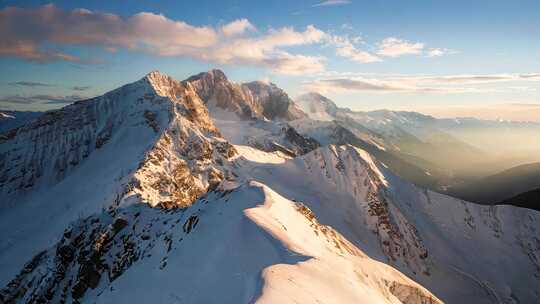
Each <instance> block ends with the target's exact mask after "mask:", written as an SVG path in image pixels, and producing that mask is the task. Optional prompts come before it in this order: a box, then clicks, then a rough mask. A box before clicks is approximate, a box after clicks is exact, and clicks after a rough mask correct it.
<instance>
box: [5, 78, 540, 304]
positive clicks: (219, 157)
mask: <svg viewBox="0 0 540 304" xmlns="http://www.w3.org/2000/svg"><path fill="white" fill-rule="evenodd" d="M433 121H434V118H431V117H429V116H424V115H421V114H418V113H410V112H392V111H376V112H354V111H351V110H347V109H340V108H338V107H337V106H335V104H333V103H332V102H331V101H330V100H329V99H327V98H325V97H323V96H321V95H317V94H310V95H308V96H304V97H301V98H299V99H298V100H297V102H294V101H293V100H292V99H291V98H290V97H289V96H288V94H287V93H286V92H284V91H283V90H281V89H280V88H278V87H277V86H276V85H274V84H271V83H266V82H260V81H258V82H249V83H245V84H237V83H234V82H232V81H230V80H229V79H228V78H227V77H226V75H225V74H224V73H223V72H222V71H220V70H211V71H208V72H205V73H201V74H198V75H195V76H193V77H190V78H188V79H186V80H184V81H177V80H175V79H173V78H171V77H169V76H167V75H164V74H162V73H159V72H157V71H154V72H151V73H149V74H148V75H146V76H145V77H143V78H142V79H140V80H138V81H136V82H134V83H130V84H127V85H125V86H122V87H120V88H118V89H115V90H113V91H110V92H108V93H106V94H104V95H102V96H98V97H95V98H92V99H89V100H83V101H79V102H76V103H74V104H72V105H69V106H66V107H64V108H62V109H60V110H54V111H49V112H47V113H44V114H43V115H40V116H38V117H37V118H35V119H31V120H29V121H27V122H26V123H24V124H22V125H19V126H18V127H15V128H13V129H10V130H8V131H6V132H4V133H2V137H0V269H2V272H0V286H4V287H3V288H1V289H0V302H1V303H86V302H88V303H102V302H108V303H135V302H143V303H154V302H158V303H216V302H226V303H256V302H257V303H331V302H335V303H349V302H350V303H392V304H398V303H403V304H420V303H443V302H446V303H536V302H539V301H540V293H539V292H538V290H540V280H539V279H538V278H539V277H540V243H539V242H540V241H539V240H540V229H536V227H537V224H538V223H539V221H540V213H538V212H537V211H534V210H529V209H524V208H517V207H515V206H506V205H505V206H485V205H479V204H475V203H471V202H467V201H465V200H462V199H458V198H454V197H451V196H447V195H444V194H440V193H438V192H436V191H432V190H429V189H428V188H427V187H429V188H431V189H442V188H443V187H444V186H445V185H447V183H449V182H455V180H454V176H453V175H454V174H455V172H453V171H452V170H449V169H450V167H449V164H450V163H449V162H445V161H443V158H446V157H458V156H459V155H461V154H467V155H468V154H470V153H473V154H475V153H486V152H485V151H482V150H480V149H479V148H477V147H474V146H472V145H470V144H469V143H467V142H465V141H463V140H462V139H460V138H458V137H456V136H455V135H452V134H450V133H449V132H445V131H444V130H442V129H440V128H439V127H432V125H433V124H435V125H437V124H438V123H437V121H436V120H435V122H433ZM453 147H455V149H456V150H455V151H451V149H452V148H453ZM429 149H436V150H432V151H436V152H432V153H435V155H428V154H429V153H428V151H429ZM437 154H438V155H437ZM488 154H489V153H488ZM482 155H484V154H482ZM441 163H443V164H441ZM479 257H481V258H479Z"/></svg>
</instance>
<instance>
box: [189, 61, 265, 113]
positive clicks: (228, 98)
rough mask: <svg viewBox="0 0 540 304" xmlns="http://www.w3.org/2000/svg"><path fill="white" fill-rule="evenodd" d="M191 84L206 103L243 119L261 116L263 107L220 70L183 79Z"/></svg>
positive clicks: (244, 88)
mask: <svg viewBox="0 0 540 304" xmlns="http://www.w3.org/2000/svg"><path fill="white" fill-rule="evenodd" d="M183 83H184V84H186V85H191V86H193V88H194V90H195V92H197V94H198V95H199V96H200V98H201V99H202V100H204V102H205V103H206V104H209V105H211V106H217V107H219V108H221V109H224V110H226V111H229V112H233V113H236V114H237V115H238V116H240V117H241V118H244V119H250V118H262V117H263V107H262V105H261V104H259V103H257V102H256V100H255V99H254V98H253V96H252V93H251V91H249V90H248V89H247V88H246V87H244V86H241V85H238V84H236V83H233V82H231V81H229V80H228V79H227V77H226V76H225V74H224V73H223V72H222V71H221V70H211V71H209V72H205V73H200V74H197V75H195V76H192V77H190V78H188V79H186V80H184V81H183Z"/></svg>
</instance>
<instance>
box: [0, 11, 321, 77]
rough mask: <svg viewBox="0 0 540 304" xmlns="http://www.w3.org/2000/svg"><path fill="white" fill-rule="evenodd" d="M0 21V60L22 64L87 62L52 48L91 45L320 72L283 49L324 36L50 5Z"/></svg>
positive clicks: (2, 14) (7, 14) (317, 65)
mask: <svg viewBox="0 0 540 304" xmlns="http://www.w3.org/2000/svg"><path fill="white" fill-rule="evenodd" d="M0 20H1V25H2V26H0V40H1V41H2V43H1V44H0V56H14V57H18V58H21V59H25V60H33V61H39V62H46V61H55V60H62V61H76V62H88V61H87V60H86V61H85V60H82V59H81V58H78V57H76V56H73V55H69V54H66V53H64V52H62V51H60V50H56V49H54V48H55V47H56V48H59V47H63V46H70V45H83V46H86V45H92V46H98V47H102V48H103V49H104V50H107V51H109V52H110V51H116V50H117V49H119V48H123V49H127V50H131V51H139V52H145V53H148V54H152V55H155V56H184V57H190V58H193V59H197V60H203V61H208V62H214V63H220V64H247V65H255V66H262V67H267V68H269V69H271V70H272V71H274V72H277V73H287V74H300V73H313V72H317V71H321V70H322V69H324V65H323V63H322V58H321V57H318V56H308V55H303V54H292V53H289V52H288V51H286V50H285V48H287V47H290V46H297V45H305V44H313V43H321V42H322V39H323V37H324V32H322V31H321V30H319V29H317V28H315V27H314V26H308V27H307V28H306V29H305V30H304V31H296V30H294V29H293V28H289V27H284V28H280V29H270V30H268V31H266V32H265V33H258V32H256V29H255V26H253V25H252V24H251V23H250V22H249V21H248V20H247V19H238V20H234V21H232V22H230V23H227V24H224V25H222V26H220V27H217V28H216V27H211V26H193V25H190V24H187V23H186V22H183V21H178V20H172V19H169V18H167V17H165V16H163V15H158V14H153V13H147V12H141V13H138V14H135V15H133V16H130V17H120V16H118V15H114V14H110V13H99V12H92V11H89V10H86V9H76V10H72V11H64V10H62V9H59V8H57V7H55V6H54V5H52V4H49V5H45V6H41V7H39V8H34V9H26V8H15V7H8V8H5V9H3V10H1V11H0ZM248 34H249V35H248Z"/></svg>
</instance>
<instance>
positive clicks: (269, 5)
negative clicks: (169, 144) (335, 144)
mask: <svg viewBox="0 0 540 304" xmlns="http://www.w3.org/2000/svg"><path fill="white" fill-rule="evenodd" d="M0 5H1V8H0V9H1V12H0V22H1V23H0V24H2V26H0V41H3V42H0V69H1V70H2V73H0V88H1V93H0V108H4V109H6V108H8V109H23V110H35V109H38V110H45V109H49V108H54V107H60V106H62V105H64V104H66V103H68V102H70V101H72V100H76V99H80V98H86V97H92V96H95V95H99V94H102V93H104V92H106V91H108V90H110V89H114V88H116V87H118V86H120V85H122V84H125V83H128V82H131V81H134V80H137V79H139V78H141V77H142V76H143V75H144V74H146V73H147V72H149V71H151V70H154V69H158V70H160V71H162V72H164V73H167V74H170V75H171V76H173V77H175V78H177V79H184V78H186V77H188V76H190V75H192V74H195V73H198V72H201V71H205V70H208V69H211V68H213V67H218V68H221V69H223V70H224V71H225V72H226V74H227V75H228V76H229V78H231V79H232V80H234V81H238V82H241V81H248V80H255V79H267V80H270V81H272V82H274V83H276V84H277V85H278V86H280V87H282V88H284V89H285V90H286V91H287V92H289V93H290V94H291V95H292V96H295V95H297V94H300V93H301V92H305V91H309V90H315V91H319V92H321V93H323V94H325V95H327V96H329V97H331V98H332V99H334V100H335V101H336V102H337V103H338V104H339V105H341V106H346V107H350V108H353V109H358V110H369V109H379V108H390V109H408V110H418V111H423V112H428V113H432V114H435V115H443V116H444V115H454V114H455V115H460V116H461V115H471V116H481V115H482V114H485V113H486V112H489V111H491V112H490V113H494V114H493V115H498V114H497V113H498V112H500V113H499V114H500V116H504V114H505V113H506V112H508V111H514V110H515V109H517V108H519V111H521V112H523V113H526V114H527V116H526V117H525V116H523V117H522V118H521V117H519V115H518V116H516V117H512V118H513V119H514V118H515V119H530V116H531V113H532V111H538V112H536V113H538V114H539V117H540V105H539V104H540V91H539V90H540V75H539V73H540V2H539V1H373V0H371V1H358V0H356V1H355V0H351V1H345V0H330V1H264V2H263V1H196V2H194V1H55V2H52V3H50V2H43V1H2V2H0ZM10 7H11V8H10ZM13 7H16V9H14V8H13ZM81 8H83V9H84V10H80V9H81ZM142 12H145V13H146V14H141V13H142ZM36 16H38V17H36ZM111 16H112V17H111ZM104 24H105V25H104ZM100 25H103V26H100ZM2 44H3V45H2ZM524 105H525V106H524ZM514 106H516V107H517V108H515V107H514ZM485 109H489V111H487V110H485ZM524 109H526V111H524ZM457 113H460V114H457ZM461 113H462V114H461ZM516 115H517V114H516ZM533 118H534V117H533ZM539 120H540V118H539Z"/></svg>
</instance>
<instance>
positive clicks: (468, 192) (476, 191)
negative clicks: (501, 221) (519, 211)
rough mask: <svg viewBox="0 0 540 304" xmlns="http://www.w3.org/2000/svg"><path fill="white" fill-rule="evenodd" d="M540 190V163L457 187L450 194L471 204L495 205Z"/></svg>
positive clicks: (509, 170) (517, 167)
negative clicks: (530, 191)
mask: <svg viewBox="0 0 540 304" xmlns="http://www.w3.org/2000/svg"><path fill="white" fill-rule="evenodd" d="M538 188H540V163H532V164H525V165H520V166H516V167H513V168H510V169H508V170H504V171H502V172H500V173H497V174H494V175H490V176H488V177H485V178H482V179H480V180H478V181H474V182H471V183H464V184H461V185H456V186H455V187H452V188H450V189H448V194H450V195H453V196H456V197H459V198H462V199H465V200H468V201H471V202H477V203H482V204H493V203H497V202H502V201H507V200H508V201H507V202H512V201H513V200H512V199H511V198H512V197H514V196H517V195H519V194H522V193H524V192H527V191H529V190H533V189H538ZM539 206H540V202H539ZM537 208H538V207H536V208H535V209H537Z"/></svg>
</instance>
